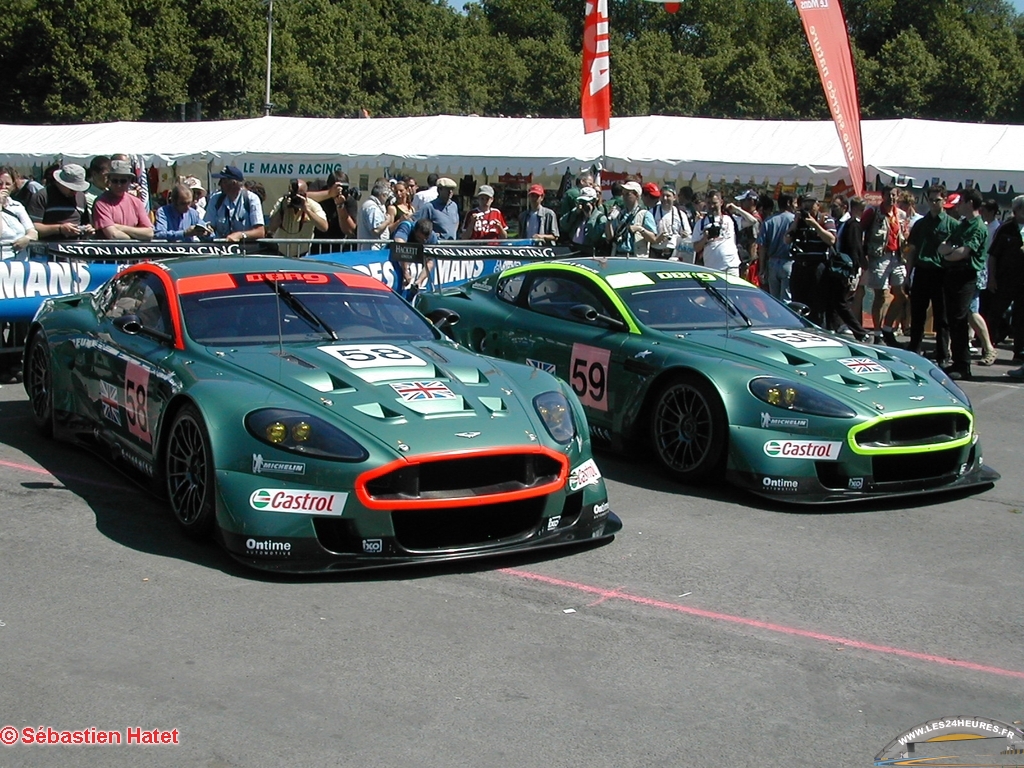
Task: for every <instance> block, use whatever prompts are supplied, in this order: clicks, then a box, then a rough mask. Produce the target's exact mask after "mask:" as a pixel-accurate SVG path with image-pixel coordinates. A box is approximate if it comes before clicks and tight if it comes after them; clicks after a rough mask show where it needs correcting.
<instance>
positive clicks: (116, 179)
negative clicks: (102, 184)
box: [107, 176, 133, 184]
mask: <svg viewBox="0 0 1024 768" xmlns="http://www.w3.org/2000/svg"><path fill="white" fill-rule="evenodd" d="M132 181H133V179H128V178H125V177H124V176H120V177H118V176H115V177H114V178H112V179H107V183H108V184H131V183H132Z"/></svg>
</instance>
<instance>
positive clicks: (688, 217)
mask: <svg viewBox="0 0 1024 768" xmlns="http://www.w3.org/2000/svg"><path fill="white" fill-rule="evenodd" d="M213 178H214V179H216V180H217V186H218V189H217V190H216V191H214V192H213V193H212V194H208V193H207V190H206V189H205V188H204V186H203V183H202V181H201V180H200V179H198V178H196V177H194V176H187V177H181V178H179V180H178V181H177V183H175V184H174V186H173V187H172V188H171V189H170V190H169V192H168V193H167V196H166V200H165V204H163V205H159V206H153V208H154V212H153V214H152V216H151V214H150V212H149V208H148V207H147V204H146V202H144V198H145V197H146V193H145V184H144V179H145V177H144V175H143V174H141V173H140V172H139V171H138V169H136V168H135V167H134V166H133V164H132V162H131V161H130V159H129V157H128V156H127V155H113V156H111V157H106V156H100V157H96V158H94V159H93V160H92V162H91V163H90V164H89V167H88V169H86V168H83V167H82V166H81V165H77V164H66V165H54V166H51V167H50V168H48V169H47V170H46V172H45V175H44V178H43V180H42V183H40V182H37V181H35V180H33V179H30V178H26V177H24V176H22V175H21V174H19V173H18V172H17V171H16V170H15V169H13V168H0V213H2V215H0V248H2V253H3V256H4V258H8V257H10V256H11V255H13V254H15V253H17V252H20V251H22V250H24V249H25V247H26V246H27V245H28V244H29V243H31V242H32V241H34V240H43V241H46V240H79V239H83V238H89V237H96V238H104V239H110V240H136V241H147V240H151V239H158V240H167V241H189V240H206V239H218V240H224V241H228V242H235V243H240V244H242V245H243V246H244V247H246V248H247V249H256V248H264V249H265V248H266V244H264V245H262V246H261V245H259V243H258V241H261V240H265V239H267V238H270V239H271V240H272V241H276V242H275V244H274V245H273V246H271V247H272V248H273V249H275V250H277V251H278V252H280V253H284V254H285V255H289V256H304V255H306V254H307V253H310V254H317V253H323V252H328V251H335V250H378V249H382V248H384V247H386V245H387V243H388V242H389V241H395V242H411V243H436V242H441V241H446V240H447V241H452V240H457V239H461V240H482V241H496V240H502V239H505V238H508V237H510V236H513V237H518V238H522V239H525V240H529V241H530V242H533V243H535V244H561V245H566V246H570V247H572V248H573V249H574V250H576V251H579V252H581V253H583V254H584V255H588V256H594V257H606V256H612V255H614V256H624V257H634V258H647V257H652V258H664V259H672V260H677V261H682V262H690V263H693V262H696V263H698V264H703V265H705V266H707V267H710V268H713V269H716V270H720V271H723V272H727V273H729V274H732V275H737V276H742V277H746V278H748V279H750V280H751V281H753V282H755V283H756V284H758V285H761V286H762V288H764V290H766V291H768V292H769V293H771V295H772V296H775V297H776V298H778V299H780V300H782V301H785V302H796V303H798V304H802V305H805V306H806V310H805V311H806V312H807V314H808V316H809V317H810V318H811V319H812V320H813V321H814V322H815V323H817V324H819V325H822V326H823V327H827V328H829V329H831V330H835V331H840V332H847V333H850V334H852V335H853V336H854V337H856V338H857V339H858V340H873V341H874V342H875V343H878V344H886V345H890V346H900V342H899V340H898V339H897V332H902V333H903V334H904V335H905V336H907V337H909V340H908V341H907V343H906V345H905V346H906V347H907V348H908V349H910V350H912V351H914V352H920V351H921V348H922V340H923V336H924V329H925V326H926V324H927V323H928V322H929V317H930V322H931V324H932V327H933V329H934V332H935V340H936V344H935V351H934V352H933V354H934V357H935V360H936V362H938V363H939V364H940V365H942V366H943V367H945V368H947V369H948V370H949V372H950V374H951V376H953V377H954V378H967V377H969V376H970V375H971V337H972V336H973V338H974V339H975V340H976V342H977V344H978V345H979V349H978V350H977V352H978V354H979V355H980V360H979V363H980V364H981V365H991V364H992V363H993V362H994V361H995V359H996V350H995V344H997V343H999V342H1001V341H1002V340H1003V339H1004V338H1006V337H1007V336H1008V335H1011V334H1012V336H1013V339H1014V341H1013V345H1014V346H1013V359H1014V361H1016V362H1019V363H1021V364H1022V365H1021V367H1020V368H1019V369H1015V371H1013V372H1012V373H1011V375H1014V376H1016V377H1019V378H1024V312H1014V313H1012V314H1011V313H1010V311H1009V310H1010V309H1011V308H1012V307H1014V306H1024V196H1019V197H1017V198H1015V199H1014V200H1013V202H1012V217H1011V218H1009V219H1007V220H1006V221H1005V222H1003V221H1000V220H999V206H998V204H997V203H996V202H995V201H994V200H983V199H982V196H981V194H980V193H979V192H978V191H977V190H975V189H967V190H962V191H960V192H956V193H947V190H946V189H945V188H944V187H943V186H941V185H935V186H932V187H930V188H928V189H927V190H926V194H925V199H926V201H927V207H928V210H927V212H926V213H924V214H921V213H918V212H917V210H916V202H917V201H916V200H915V198H914V196H913V194H911V193H910V192H908V191H906V190H900V189H897V188H895V187H887V188H885V189H884V190H883V191H882V193H881V202H880V203H879V204H878V205H875V206H868V205H867V204H866V202H865V200H864V199H862V198H860V197H852V198H850V199H847V198H846V197H844V196H842V195H836V196H833V198H832V199H831V201H830V206H829V210H828V211H826V210H825V209H824V207H823V205H822V202H821V201H819V200H818V199H816V198H815V197H813V196H810V195H805V196H802V197H800V198H794V196H792V195H790V194H787V193H781V194H779V195H778V197H777V199H776V198H775V197H773V196H772V195H769V194H765V193H760V194H759V193H758V192H757V191H756V190H753V189H748V190H745V191H742V192H741V193H740V194H739V195H736V196H732V195H729V196H726V195H724V194H723V193H722V192H721V191H720V190H717V189H709V190H708V191H707V192H706V194H705V195H704V196H703V199H701V198H700V196H698V195H696V194H694V192H693V190H692V189H690V188H689V187H683V188H681V189H679V190H678V192H677V190H676V189H675V187H673V186H672V185H670V184H664V185H661V186H659V185H657V184H654V183H652V182H647V183H643V182H642V180H641V179H639V178H631V177H627V178H626V179H624V180H623V181H621V182H615V183H613V184H612V185H611V187H610V195H608V194H606V193H605V192H604V190H603V189H602V186H601V184H600V182H599V181H598V179H596V178H595V175H594V173H593V171H592V170H591V169H587V168H584V169H582V170H581V171H580V173H579V174H578V175H577V176H576V177H575V179H574V180H573V181H574V183H573V184H572V185H571V186H569V187H568V189H566V190H565V192H564V194H562V195H561V199H560V201H559V203H558V205H557V208H556V207H554V206H552V207H549V206H548V205H546V204H545V203H546V198H547V191H546V190H545V189H544V187H543V186H541V185H539V184H530V185H529V186H528V187H527V189H526V194H525V205H524V206H523V207H522V210H521V212H520V213H519V215H518V217H516V220H515V222H514V223H515V225H516V228H515V231H512V229H511V228H510V226H509V223H508V222H507V221H506V220H505V216H504V214H503V212H502V210H501V209H500V208H499V207H498V206H496V204H495V203H496V199H495V189H494V187H492V186H491V185H489V184H482V185H480V186H479V187H478V188H476V187H475V185H471V188H470V190H469V192H470V193H472V192H473V189H474V188H475V194H472V195H470V194H467V193H466V190H465V181H464V182H463V186H462V189H463V192H464V196H463V197H462V198H461V199H463V200H464V199H466V198H467V197H468V198H470V199H471V200H472V206H471V207H470V209H469V210H468V211H466V212H465V213H463V212H462V210H461V209H460V206H459V200H460V196H459V194H458V193H459V190H460V185H459V184H458V183H457V182H455V181H454V180H453V179H451V178H448V177H444V176H438V175H437V174H430V175H428V176H427V178H426V186H425V187H423V188H420V187H419V185H418V183H417V181H416V179H415V178H414V177H412V176H404V177H399V178H393V179H386V178H381V179H378V180H377V181H376V182H375V183H374V184H373V185H372V187H371V188H370V190H369V192H368V193H367V194H363V193H362V192H361V191H360V190H359V189H358V188H356V187H355V186H353V185H352V184H350V182H349V179H348V176H347V175H346V174H345V173H344V172H343V171H335V172H334V173H333V174H332V175H331V176H330V177H329V178H328V179H327V180H326V181H325V182H316V183H313V182H307V181H306V180H304V179H293V180H292V181H291V183H290V186H289V188H288V191H287V192H286V193H285V194H284V195H282V196H281V197H280V198H278V199H277V200H276V201H275V202H274V203H273V204H272V205H271V206H270V212H269V215H267V214H264V206H265V203H266V192H265V190H264V189H263V187H262V185H261V184H259V183H258V182H255V181H252V180H246V178H245V176H244V174H243V173H242V171H241V170H240V169H239V168H237V167H235V166H225V167H224V168H222V169H221V170H220V171H219V172H218V173H215V174H213ZM951 214H952V215H951ZM320 240H330V241H335V242H332V243H330V244H328V243H319V242H318V241H320ZM342 240H353V241H354V242H353V243H351V244H344V243H342V244H340V245H339V244H338V243H337V241H342ZM395 268H396V272H397V273H398V274H400V275H402V286H401V289H402V290H403V291H404V292H406V294H407V295H411V294H412V293H414V292H415V291H416V290H418V289H419V288H420V287H422V284H423V281H424V280H425V278H426V274H427V272H428V270H420V271H418V272H417V271H413V270H410V265H409V264H408V263H400V262H397V261H396V262H395ZM869 291H870V292H871V303H870V316H871V321H872V322H871V328H870V329H866V328H865V327H864V326H863V325H862V324H861V312H860V308H861V307H863V306H864V301H865V296H866V293H867V292H869ZM883 311H884V316H883Z"/></svg>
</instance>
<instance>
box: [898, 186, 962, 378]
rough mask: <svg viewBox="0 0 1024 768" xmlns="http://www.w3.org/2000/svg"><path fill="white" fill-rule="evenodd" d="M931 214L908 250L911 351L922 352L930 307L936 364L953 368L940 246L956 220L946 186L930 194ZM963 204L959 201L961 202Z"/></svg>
mask: <svg viewBox="0 0 1024 768" xmlns="http://www.w3.org/2000/svg"><path fill="white" fill-rule="evenodd" d="M926 194H927V199H928V214H927V215H926V216H925V217H924V218H922V219H919V220H918V222H917V223H916V224H914V227H913V229H911V230H910V238H909V240H908V244H909V247H908V249H907V270H908V272H910V274H911V275H912V277H913V282H912V284H911V292H910V344H908V345H907V349H909V350H910V351H911V352H915V353H917V354H920V353H921V339H922V338H923V337H924V324H925V318H926V317H927V316H928V305H929V304H931V307H932V327H933V328H934V329H935V361H936V362H937V363H938V364H939V365H940V366H942V365H943V364H945V365H949V324H948V323H947V322H946V301H945V296H944V294H943V288H942V285H943V273H942V257H941V256H939V251H938V247H939V245H941V244H942V243H944V242H945V241H946V240H948V239H949V236H950V235H951V234H953V229H954V228H955V227H956V219H954V218H953V217H952V216H950V215H949V214H948V213H946V212H945V210H943V207H944V206H945V204H946V187H945V186H943V185H941V184H936V185H932V186H931V187H929V188H928V191H927V193H926ZM957 202H959V198H958V200H957Z"/></svg>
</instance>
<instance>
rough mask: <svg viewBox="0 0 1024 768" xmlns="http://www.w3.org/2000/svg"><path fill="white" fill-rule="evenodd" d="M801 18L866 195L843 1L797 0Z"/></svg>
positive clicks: (858, 187)
mask: <svg viewBox="0 0 1024 768" xmlns="http://www.w3.org/2000/svg"><path fill="white" fill-rule="evenodd" d="M796 7H797V10H799V12H800V20H801V21H802V22H803V24H804V32H806V33H807V42H808V43H810V45H811V53H812V54H814V62H815V63H816V64H817V65H818V75H820V77H821V85H822V87H823V88H824V89H825V98H826V99H827V100H828V108H829V111H830V112H831V113H832V120H833V121H835V124H836V131H837V132H838V133H839V142H840V144H841V145H842V147H843V156H844V157H845V158H846V166H847V168H849V169H850V180H851V181H852V182H853V188H854V190H855V191H856V193H857V194H858V195H863V194H864V144H863V143H862V142H861V137H860V100H859V99H858V97H857V73H856V72H855V71H854V69H853V54H852V53H851V52H850V35H849V32H848V31H847V29H846V17H845V16H844V15H843V8H842V6H841V5H840V4H839V0H797V2H796Z"/></svg>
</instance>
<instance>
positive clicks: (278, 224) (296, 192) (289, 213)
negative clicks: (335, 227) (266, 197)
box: [269, 179, 327, 256]
mask: <svg viewBox="0 0 1024 768" xmlns="http://www.w3.org/2000/svg"><path fill="white" fill-rule="evenodd" d="M269 229H270V232H271V237H276V238H281V239H289V238H291V239H294V240H299V239H301V240H312V237H313V231H314V230H316V231H319V232H326V231H327V216H326V215H324V209H323V208H321V207H320V203H318V202H316V201H315V200H311V199H310V198H309V185H307V184H306V182H305V181H303V180H302V179H292V181H291V184H290V186H289V187H288V194H286V195H284V196H282V197H281V198H280V199H279V200H278V201H277V202H276V203H274V207H273V209H271V211H270V226H269ZM310 245H311V243H282V244H281V245H279V246H278V249H279V250H280V252H281V253H282V254H284V255H285V256H305V255H306V254H307V253H309V248H310Z"/></svg>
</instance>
